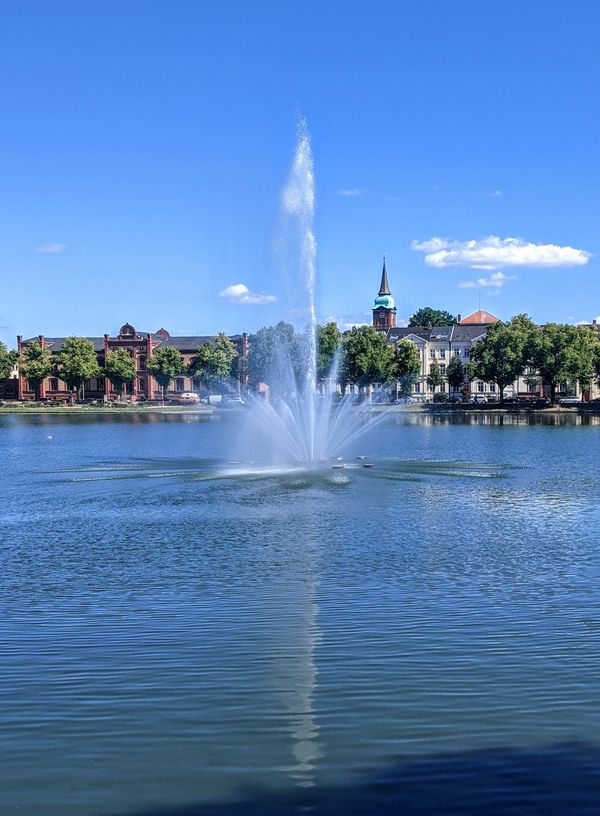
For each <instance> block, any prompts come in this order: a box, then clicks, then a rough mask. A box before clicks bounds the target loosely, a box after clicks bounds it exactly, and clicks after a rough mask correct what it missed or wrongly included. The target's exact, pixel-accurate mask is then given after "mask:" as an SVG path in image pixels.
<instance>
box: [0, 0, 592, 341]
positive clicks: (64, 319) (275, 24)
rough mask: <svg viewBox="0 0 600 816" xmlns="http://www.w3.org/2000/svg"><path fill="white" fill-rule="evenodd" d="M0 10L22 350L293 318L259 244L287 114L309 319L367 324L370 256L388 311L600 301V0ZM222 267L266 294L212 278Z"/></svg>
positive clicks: (583, 316)
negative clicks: (306, 142) (313, 276)
mask: <svg viewBox="0 0 600 816" xmlns="http://www.w3.org/2000/svg"><path fill="white" fill-rule="evenodd" d="M0 17H1V24H0V75H1V76H2V83H1V85H0V110H1V111H2V127H1V128H0V191H1V192H0V273H1V275H2V289H1V291H2V298H1V300H0V325H1V327H2V328H0V339H2V340H4V341H5V342H8V343H9V344H10V345H11V346H14V337H15V335H16V334H17V333H22V334H24V335H25V336H31V335H34V334H38V333H40V332H41V333H44V334H46V335H47V336H52V335H63V334H91V335H93V334H102V333H104V332H105V331H108V332H110V333H113V332H115V331H116V330H117V329H118V328H119V326H120V325H121V324H122V323H124V322H125V321H130V322H132V323H133V324H134V326H136V328H139V329H143V330H150V331H154V330H156V329H158V328H159V326H165V327H167V328H168V329H169V330H170V331H171V332H172V333H176V334H186V333H200V334H212V333H215V332H217V331H219V330H221V329H224V330H226V331H228V332H232V333H233V332H237V331H243V330H247V331H252V330H254V329H256V328H258V327H259V326H261V325H265V324H269V323H273V322H276V321H277V320H278V319H280V317H282V316H285V313H284V308H283V302H284V299H283V298H284V293H283V292H282V284H281V275H280V270H279V269H278V265H277V261H276V258H275V256H274V252H273V244H274V240H275V237H276V231H277V224H278V209H279V201H280V194H281V189H282V187H283V185H284V184H285V181H286V177H287V173H288V168H289V165H290V162H291V159H292V155H293V150H294V142H295V138H296V116H297V111H298V110H300V111H301V112H302V114H303V115H304V116H305V117H306V119H307V121H308V125H309V128H310V132H311V136H312V145H313V153H314V160H315V171H316V180H317V214H316V223H315V228H316V234H317V241H318V251H319V254H318V272H319V291H318V305H319V313H320V314H321V315H322V316H323V317H325V316H335V317H337V318H338V319H339V320H340V321H341V322H344V323H346V322H353V321H360V320H369V313H370V308H371V306H372V300H373V297H374V296H375V294H376V291H377V288H378V284H379V275H380V269H381V257H382V255H383V253H385V254H386V257H387V265H388V273H389V279H390V285H391V288H392V291H393V294H394V295H395V296H396V300H397V306H398V317H399V319H402V318H406V317H408V316H409V315H410V314H411V313H412V312H413V311H415V310H416V309H417V308H418V307H420V306H423V305H432V306H435V307H439V308H445V309H449V310H450V311H452V312H453V313H458V312H461V313H462V314H463V315H464V314H467V313H469V312H471V311H473V310H475V309H476V308H477V306H478V302H479V298H481V304H482V306H483V307H485V308H487V309H488V310H489V311H491V312H493V313H495V314H497V315H498V316H499V317H502V318H508V317H510V316H512V315H513V314H515V313H518V312H523V311H525V312H528V313H529V314H530V315H531V316H532V317H533V318H534V319H536V320H538V321H540V322H543V321H549V320H556V321H578V320H589V319H592V318H594V317H596V316H597V315H599V314H600V281H599V276H598V269H599V266H598V264H599V261H598V254H599V252H600V247H599V238H598V206H597V195H598V189H599V182H600V172H599V161H598V131H599V112H598V104H599V103H598V86H599V80H600V71H599V67H600V56H599V50H598V47H597V31H598V27H599V24H600V5H599V4H597V3H596V2H593V1H592V0H590V1H589V2H586V0H578V2H575V3H565V2H552V1H551V0H550V1H547V2H544V3H542V2H539V0H536V1H535V2H532V0H519V2H513V1H512V0H502V2H493V0H489V2H480V0H469V2H465V0H453V2H445V0H444V1H442V0H439V2H435V1H433V0H429V2H428V1H427V0H424V1H423V2H421V3H418V4H417V3H401V2H349V1H348V0H346V2H320V3H316V2H305V3H303V4H299V3H292V2H283V0H278V2H262V1H261V0H255V1H254V2H252V3H247V2H226V0H225V1H223V0H221V2H171V3H167V2H161V3H158V2H148V0H146V1H145V2H129V1H128V0H120V2H103V3H80V2H61V0H55V1H54V2H53V3H42V2H29V0H19V2H17V0H12V2H11V0H9V2H6V3H4V4H3V6H2V10H1V14H0ZM489 236H496V238H495V239H493V240H491V241H490V240H487V241H485V240H484V239H487V238H489ZM433 238H438V239H444V240H440V241H437V242H434V243H432V239H433ZM509 238H512V239H521V241H513V242H508V243H507V239H509ZM482 242H483V243H482ZM440 253H441V254H440ZM482 267H485V268H482ZM234 284H244V285H245V286H246V287H247V288H248V291H249V292H250V293H251V294H254V295H261V294H262V295H265V294H266V295H271V296H273V297H275V298H278V300H277V301H274V302H271V303H254V302H252V303H231V302H230V301H228V300H226V299H224V298H221V297H219V292H220V291H222V290H223V289H224V288H225V287H228V286H230V285H234ZM249 299H250V300H251V301H252V300H261V298H260V297H256V298H252V297H250V298H249Z"/></svg>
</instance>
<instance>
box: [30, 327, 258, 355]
mask: <svg viewBox="0 0 600 816" xmlns="http://www.w3.org/2000/svg"><path fill="white" fill-rule="evenodd" d="M159 331H160V330H159ZM148 334H150V337H151V338H152V343H153V345H154V347H156V346H174V347H175V348H176V349H178V350H179V351H187V352H192V351H193V352H195V351H197V349H198V346H201V345H203V343H210V342H212V341H213V340H214V336H213V335H207V334H206V335H205V334H202V335H188V336H185V337H183V336H175V335H169V334H159V332H156V333H152V332H135V334H132V335H123V336H120V335H115V336H114V337H111V336H109V338H108V342H109V345H110V344H111V343H114V342H115V341H119V340H137V342H138V344H139V343H140V342H142V341H145V339H146V337H147V336H148ZM85 339H86V340H91V341H92V343H93V344H94V351H96V352H102V351H104V337H86V338H85ZM229 339H230V340H233V342H234V343H235V342H239V341H240V340H241V339H242V335H241V334H232V335H229ZM38 340H39V337H29V338H28V339H27V340H23V341H22V342H23V345H24V346H26V345H27V344H29V343H37V342H38ZM65 340H67V338H66V337H44V345H45V346H46V348H48V349H49V350H50V351H51V352H52V353H53V354H56V353H58V352H59V351H60V350H61V349H62V346H63V343H64V342H65Z"/></svg>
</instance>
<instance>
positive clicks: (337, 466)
mask: <svg viewBox="0 0 600 816" xmlns="http://www.w3.org/2000/svg"><path fill="white" fill-rule="evenodd" d="M331 467H332V468H333V470H343V469H344V468H345V467H346V465H332V466H331Z"/></svg>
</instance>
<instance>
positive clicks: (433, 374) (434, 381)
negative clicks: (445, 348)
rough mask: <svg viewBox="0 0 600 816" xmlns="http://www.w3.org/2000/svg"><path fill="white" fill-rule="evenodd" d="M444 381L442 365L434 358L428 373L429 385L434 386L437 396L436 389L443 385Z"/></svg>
mask: <svg viewBox="0 0 600 816" xmlns="http://www.w3.org/2000/svg"><path fill="white" fill-rule="evenodd" d="M443 382H444V375H443V374H442V372H441V371H440V365H439V363H438V362H437V360H433V362H431V363H430V365H429V371H428V373H427V385H429V386H431V387H432V388H433V394H434V396H435V389H436V388H437V387H438V386H440V385H442V383H443Z"/></svg>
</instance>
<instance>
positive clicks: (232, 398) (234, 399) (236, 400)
mask: <svg viewBox="0 0 600 816" xmlns="http://www.w3.org/2000/svg"><path fill="white" fill-rule="evenodd" d="M227 404H228V405H231V406H236V405H245V404H246V403H245V402H244V400H243V399H242V398H241V397H240V395H239V394H230V395H229V396H228V397H227Z"/></svg>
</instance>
